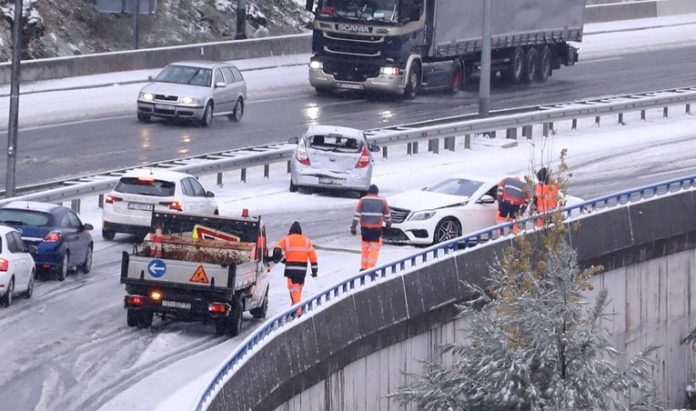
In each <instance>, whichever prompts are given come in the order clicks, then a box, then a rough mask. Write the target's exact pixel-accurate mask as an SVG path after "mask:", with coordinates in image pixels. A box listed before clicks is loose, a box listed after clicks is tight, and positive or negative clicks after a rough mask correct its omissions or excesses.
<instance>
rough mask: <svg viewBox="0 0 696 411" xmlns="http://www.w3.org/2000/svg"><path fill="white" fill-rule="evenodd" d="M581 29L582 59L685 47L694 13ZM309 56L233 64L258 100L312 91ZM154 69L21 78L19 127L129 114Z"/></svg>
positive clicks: (693, 36) (0, 103)
mask: <svg viewBox="0 0 696 411" xmlns="http://www.w3.org/2000/svg"><path fill="white" fill-rule="evenodd" d="M646 27H652V28H646ZM584 33H585V37H584V39H583V42H582V43H579V44H578V46H579V47H580V49H581V51H580V63H584V62H588V61H592V60H596V59H604V58H615V56H616V55H617V54H625V53H631V52H633V53H637V52H645V51H649V50H656V49H666V48H679V47H687V46H689V45H692V44H694V43H695V42H696V14H687V15H681V16H668V17H659V18H654V19H637V20H625V21H617V22H610V23H593V24H587V25H585V28H584ZM593 33H597V34H593ZM308 61H309V55H308V54H300V55H290V56H277V57H267V58H257V59H249V60H239V61H236V62H235V64H237V65H238V66H239V67H240V69H242V70H243V71H244V76H245V78H246V80H247V84H248V89H249V99H250V100H262V99H266V98H271V97H272V98H277V97H282V96H288V95H296V94H298V93H306V92H309V91H311V89H310V86H309V83H308V80H307V68H306V66H305V65H306V64H307V62H308ZM158 72H159V69H153V70H137V71H126V72H118V73H109V74H98V75H92V76H80V77H72V78H64V79H57V80H46V81H40V82H35V83H27V84H22V85H21V88H20V92H21V93H33V94H23V95H22V96H21V97H20V99H19V104H20V110H19V116H20V118H19V124H20V127H22V128H25V127H29V126H32V125H41V124H50V123H55V122H57V121H71V120H76V119H82V118H83V113H84V112H85V111H84V110H85V107H89V113H90V118H97V117H107V116H120V115H125V114H133V113H134V112H135V99H136V97H137V95H138V91H139V90H140V89H141V88H142V86H143V84H144V82H145V81H146V80H147V77H148V76H154V75H156V74H157V73H158ZM9 87H10V86H9V84H6V85H1V86H0V95H1V96H3V97H2V98H0V112H7V111H8V110H9V97H7V96H8V95H9ZM81 87H89V88H81ZM48 90H54V91H48ZM61 90H62V91H61ZM39 91H45V92H41V93H38V92H39ZM0 128H3V129H6V128H7V118H3V119H0Z"/></svg>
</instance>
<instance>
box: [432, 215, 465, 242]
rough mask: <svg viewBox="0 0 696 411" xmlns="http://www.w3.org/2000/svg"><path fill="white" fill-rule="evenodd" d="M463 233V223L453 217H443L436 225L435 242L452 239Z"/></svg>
mask: <svg viewBox="0 0 696 411" xmlns="http://www.w3.org/2000/svg"><path fill="white" fill-rule="evenodd" d="M461 235H462V225H461V224H459V221H457V220H455V219H454V218H452V217H448V218H445V219H443V220H442V221H440V222H439V223H437V227H435V243H441V242H443V241H448V240H452V239H455V238H457V237H460V236H461Z"/></svg>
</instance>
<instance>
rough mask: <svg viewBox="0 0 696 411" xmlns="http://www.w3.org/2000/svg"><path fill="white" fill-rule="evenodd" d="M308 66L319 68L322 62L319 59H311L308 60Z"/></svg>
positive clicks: (322, 65) (321, 66)
mask: <svg viewBox="0 0 696 411" xmlns="http://www.w3.org/2000/svg"><path fill="white" fill-rule="evenodd" d="M309 68H313V69H316V70H321V69H323V68H324V63H322V62H321V61H316V60H312V61H310V62H309Z"/></svg>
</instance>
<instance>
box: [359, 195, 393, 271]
mask: <svg viewBox="0 0 696 411" xmlns="http://www.w3.org/2000/svg"><path fill="white" fill-rule="evenodd" d="M378 194H379V188H378V187H377V186H376V185H374V184H372V185H371V186H370V188H369V189H368V191H367V195H366V196H365V197H363V198H361V199H360V201H358V206H357V207H356V208H355V215H354V217H353V224H352V225H351V226H350V233H351V234H353V235H356V234H357V225H358V223H360V235H361V236H362V243H361V247H360V248H361V250H360V256H361V258H360V270H361V271H362V270H367V269H369V268H372V267H374V266H376V265H377V260H378V258H379V251H380V249H381V247H382V225H383V224H384V225H385V226H386V228H389V227H390V226H391V211H390V210H389V204H387V200H385V199H384V198H383V197H380V196H379V195H378Z"/></svg>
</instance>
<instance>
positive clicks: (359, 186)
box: [289, 125, 379, 194]
mask: <svg viewBox="0 0 696 411" xmlns="http://www.w3.org/2000/svg"><path fill="white" fill-rule="evenodd" d="M289 142H290V143H292V144H297V148H296V149H295V153H294V154H293V156H292V160H291V161H290V191H291V192H295V191H297V190H299V189H329V190H355V191H359V192H360V193H361V194H365V193H367V189H368V188H369V187H370V184H371V182H372V163H373V159H372V154H371V153H372V152H377V151H379V147H378V146H376V145H374V144H370V143H369V142H368V141H367V138H366V137H365V133H364V132H363V131H362V130H358V129H354V128H348V127H337V126H321V125H312V126H309V128H308V129H307V131H306V132H305V134H304V135H303V136H302V137H299V138H298V137H293V138H291V139H290V140H289Z"/></svg>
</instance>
